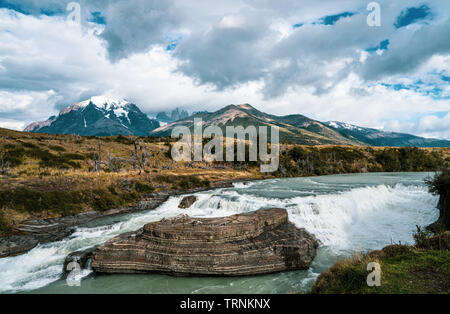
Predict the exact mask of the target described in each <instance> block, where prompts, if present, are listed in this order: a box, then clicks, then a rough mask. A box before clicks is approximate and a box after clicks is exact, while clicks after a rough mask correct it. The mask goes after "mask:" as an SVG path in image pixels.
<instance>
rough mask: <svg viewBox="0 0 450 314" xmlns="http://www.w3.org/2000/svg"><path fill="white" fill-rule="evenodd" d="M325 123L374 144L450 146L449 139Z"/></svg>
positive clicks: (338, 123) (364, 141) (350, 135)
mask: <svg viewBox="0 0 450 314" xmlns="http://www.w3.org/2000/svg"><path fill="white" fill-rule="evenodd" d="M324 124H326V125H328V126H329V127H331V128H333V129H335V130H336V131H338V132H339V133H341V134H342V135H343V136H345V137H347V138H349V139H355V140H358V141H360V142H363V143H367V144H369V145H373V146H418V147H450V141H447V140H439V139H433V138H424V137H420V136H415V135H411V134H405V133H396V132H386V131H381V130H377V129H371V128H364V127H360V126H356V125H353V124H349V123H344V122H338V121H328V122H324Z"/></svg>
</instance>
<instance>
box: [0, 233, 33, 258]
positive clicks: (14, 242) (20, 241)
mask: <svg viewBox="0 0 450 314" xmlns="http://www.w3.org/2000/svg"><path fill="white" fill-rule="evenodd" d="M38 244H39V241H38V240H36V239H35V238H34V237H33V236H27V235H25V236H16V235H13V236H9V237H6V238H0V258H2V257H8V256H16V255H20V254H23V253H25V252H27V251H29V250H31V249H33V248H34V247H36V245H38Z"/></svg>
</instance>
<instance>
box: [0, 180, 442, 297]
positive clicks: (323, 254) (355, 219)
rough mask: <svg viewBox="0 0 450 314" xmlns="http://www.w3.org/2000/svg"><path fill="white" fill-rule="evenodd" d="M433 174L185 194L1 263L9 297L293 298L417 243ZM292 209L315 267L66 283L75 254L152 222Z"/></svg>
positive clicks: (2, 285) (427, 214)
mask: <svg viewBox="0 0 450 314" xmlns="http://www.w3.org/2000/svg"><path fill="white" fill-rule="evenodd" d="M430 175H432V174H431V173H374V174H349V175H332V176H321V177H305V178H289V179H273V180H265V181H258V182H250V183H237V184H235V186H234V187H233V188H227V189H217V190H213V191H208V192H202V193H197V194H196V195H197V197H198V200H197V202H196V203H194V205H193V206H192V207H191V208H189V209H188V210H182V209H179V208H178V204H179V202H180V200H181V198H182V197H181V196H178V197H172V198H170V199H169V200H168V201H167V202H166V203H164V204H162V205H161V206H160V207H159V208H157V209H155V210H152V211H146V212H141V213H137V214H132V215H126V216H123V217H120V218H115V219H108V220H104V221H99V222H96V223H95V224H91V225H88V226H84V227H79V228H78V229H77V231H76V232H75V233H74V234H72V235H71V236H70V237H68V238H66V239H64V240H62V241H58V242H54V243H48V244H45V245H40V246H38V247H36V248H35V249H33V250H32V251H30V252H28V253H27V254H24V255H21V256H17V257H10V258H5V259H0V292H3V293H286V292H295V291H307V290H309V289H310V288H311V286H312V285H313V283H314V281H315V280H316V278H317V276H318V275H319V274H320V273H321V272H323V271H324V270H326V269H328V268H329V267H330V266H331V265H332V264H333V263H334V262H335V261H336V260H337V259H342V258H345V257H348V256H351V255H352V254H354V253H355V252H364V251H368V250H373V249H380V248H382V247H384V246H386V245H388V244H391V243H399V242H401V243H412V241H413V239H412V233H413V231H414V230H415V225H422V226H424V225H427V224H430V223H431V222H433V221H435V220H436V219H437V217H438V211H437V210H436V208H435V207H436V204H437V201H438V198H437V197H436V196H433V195H431V194H430V193H428V191H427V188H426V186H425V184H424V181H423V180H424V178H425V177H427V176H430ZM270 207H281V208H286V210H287V211H288V213H289V220H290V221H291V222H293V223H294V224H295V225H296V226H298V227H301V228H305V229H306V230H308V231H309V232H311V233H313V234H314V235H315V236H316V237H317V238H318V239H319V241H320V248H319V252H318V255H317V257H316V258H315V260H314V262H313V264H312V266H311V268H310V269H309V270H307V271H294V272H285V273H279V274H270V275H265V276H253V277H241V278H216V277H213V278H210V277H200V278H197V277H171V276H166V275H156V274H146V275H108V276H94V275H93V274H92V273H91V272H90V271H85V272H83V274H82V276H83V279H82V281H81V286H80V287H69V286H68V285H67V283H66V281H65V280H61V279H60V276H61V273H62V264H63V261H64V258H65V256H67V255H68V254H69V253H71V252H74V251H77V250H80V249H85V248H88V247H90V246H93V245H96V244H100V243H102V242H104V241H106V240H108V239H110V238H112V237H114V236H116V235H118V234H120V233H123V232H128V231H132V230H137V229H139V228H140V227H142V226H143V225H144V224H145V223H148V222H151V221H158V220H160V219H162V218H164V217H173V216H176V215H178V214H180V213H186V214H188V215H190V216H194V217H219V216H229V215H233V214H237V213H242V212H249V211H254V210H257V209H261V208H270Z"/></svg>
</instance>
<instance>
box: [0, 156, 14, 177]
mask: <svg viewBox="0 0 450 314" xmlns="http://www.w3.org/2000/svg"><path fill="white" fill-rule="evenodd" d="M10 165H11V163H10V162H9V161H7V160H6V153H5V151H4V150H1V151H0V173H1V174H2V175H4V176H7V175H8V171H9V167H10Z"/></svg>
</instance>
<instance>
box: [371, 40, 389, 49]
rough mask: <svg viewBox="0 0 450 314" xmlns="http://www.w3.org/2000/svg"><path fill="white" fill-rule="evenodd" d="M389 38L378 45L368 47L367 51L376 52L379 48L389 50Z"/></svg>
mask: <svg viewBox="0 0 450 314" xmlns="http://www.w3.org/2000/svg"><path fill="white" fill-rule="evenodd" d="M389 43H390V42H389V39H385V40H383V41H382V42H380V44H379V45H378V46H375V47H371V48H369V49H366V51H367V52H375V51H377V50H388V47H389Z"/></svg>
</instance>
